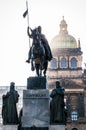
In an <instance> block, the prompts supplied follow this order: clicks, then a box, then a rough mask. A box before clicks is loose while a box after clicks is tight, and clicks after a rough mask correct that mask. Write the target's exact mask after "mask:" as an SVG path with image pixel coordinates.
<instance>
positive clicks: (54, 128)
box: [49, 125, 65, 130]
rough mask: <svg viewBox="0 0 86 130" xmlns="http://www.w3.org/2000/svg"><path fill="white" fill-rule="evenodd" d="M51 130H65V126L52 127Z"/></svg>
mask: <svg viewBox="0 0 86 130" xmlns="http://www.w3.org/2000/svg"><path fill="white" fill-rule="evenodd" d="M49 130H65V125H50V126H49Z"/></svg>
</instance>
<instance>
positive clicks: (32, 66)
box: [31, 60, 35, 71]
mask: <svg viewBox="0 0 86 130" xmlns="http://www.w3.org/2000/svg"><path fill="white" fill-rule="evenodd" d="M31 70H32V71H34V70H35V68H34V65H33V60H31Z"/></svg>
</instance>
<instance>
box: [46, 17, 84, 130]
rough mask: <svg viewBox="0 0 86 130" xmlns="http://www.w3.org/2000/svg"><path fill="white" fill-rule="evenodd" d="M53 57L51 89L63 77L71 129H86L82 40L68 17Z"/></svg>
mask: <svg viewBox="0 0 86 130" xmlns="http://www.w3.org/2000/svg"><path fill="white" fill-rule="evenodd" d="M50 47H51V50H52V53H53V59H52V61H51V62H50V64H49V68H48V84H49V86H50V90H52V89H53V88H55V82H56V80H60V83H61V86H62V87H64V88H65V102H66V106H67V110H68V120H67V126H66V127H67V128H66V129H67V130H85V129H86V70H85V69H84V71H83V69H82V58H83V56H82V54H83V53H82V51H81V46H80V40H79V39H78V42H77V41H76V39H75V38H74V37H73V36H71V35H69V33H68V30H67V23H66V21H65V20H64V17H63V18H62V20H61V23H60V31H59V34H58V35H56V36H55V37H54V38H53V39H52V41H51V44H50Z"/></svg>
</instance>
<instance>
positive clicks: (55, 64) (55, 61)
mask: <svg viewBox="0 0 86 130" xmlns="http://www.w3.org/2000/svg"><path fill="white" fill-rule="evenodd" d="M50 69H57V60H56V59H53V60H51V62H50Z"/></svg>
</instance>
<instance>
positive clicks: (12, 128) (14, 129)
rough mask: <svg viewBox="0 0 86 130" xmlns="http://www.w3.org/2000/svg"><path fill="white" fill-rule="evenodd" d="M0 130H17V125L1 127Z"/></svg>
mask: <svg viewBox="0 0 86 130" xmlns="http://www.w3.org/2000/svg"><path fill="white" fill-rule="evenodd" d="M2 130H18V125H3V126H2Z"/></svg>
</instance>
